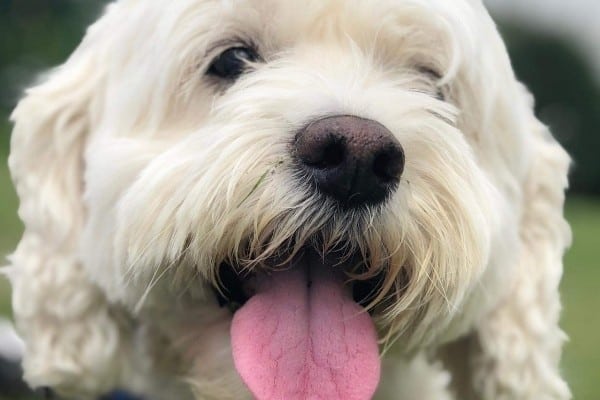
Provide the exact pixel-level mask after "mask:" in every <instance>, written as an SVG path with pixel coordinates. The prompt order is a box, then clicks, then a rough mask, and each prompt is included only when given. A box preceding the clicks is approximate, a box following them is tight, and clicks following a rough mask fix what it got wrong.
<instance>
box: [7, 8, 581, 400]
mask: <svg viewBox="0 0 600 400" xmlns="http://www.w3.org/2000/svg"><path fill="white" fill-rule="evenodd" d="M13 119H14V121H15V130H14V134H13V138H12V153H11V157H10V167H11V171H12V173H13V177H14V180H15V184H16V187H17V190H18V194H19V196H20V199H21V207H20V210H19V213H20V216H21V218H22V219H23V221H24V224H25V233H24V236H23V238H22V240H21V243H20V244H19V247H18V248H17V250H16V252H15V253H14V254H13V256H12V264H13V267H12V269H11V270H10V275H11V278H12V282H13V287H14V308H15V315H16V318H17V321H18V324H19V327H20V329H21V332H22V334H23V336H24V339H25V342H26V343H27V349H26V355H25V359H24V368H25V373H26V379H27V380H28V382H29V383H30V384H32V385H34V386H51V387H53V388H56V389H58V390H59V391H60V392H62V393H66V394H72V395H77V396H90V397H91V396H95V395H97V394H99V393H103V392H106V391H109V390H111V389H113V388H116V387H121V388H128V389H131V390H133V391H135V392H137V393H140V394H143V395H145V396H146V397H147V398H148V399H188V398H194V397H195V398H196V399H246V398H250V397H251V394H250V393H252V394H253V395H254V397H256V398H258V399H259V400H276V399H282V398H285V399H290V400H294V399H304V398H328V399H333V398H337V399H339V400H342V399H343V400H352V399H357V400H359V399H363V400H364V399H368V398H370V397H372V394H373V391H374V390H375V387H377V383H378V381H379V375H380V372H381V379H380V381H381V383H380V384H379V388H378V391H377V394H375V397H376V398H381V399H419V400H429V399H431V400H444V399H461V400H465V399H480V398H481V399H494V400H501V399H510V400H524V399H535V400H544V399H568V398H570V394H569V390H568V388H567V386H566V384H565V382H564V381H563V380H562V378H561V377H560V375H559V371H558V363H559V358H560V348H561V345H562V342H563V340H564V335H563V333H562V332H561V330H560V329H559V327H558V316H559V312H560V302H559V296H558V283H559V280H560V276H561V272H562V261H561V258H562V254H563V251H564V248H565V246H567V245H568V243H569V240H570V233H569V229H568V226H567V225H566V223H565V221H564V219H563V217H562V205H563V201H564V195H563V190H564V188H565V187H566V173H567V168H568V164H569V158H568V156H567V155H566V154H565V152H564V151H563V150H562V149H561V147H560V146H559V145H558V144H557V143H556V142H555V141H554V140H553V139H552V137H551V136H550V135H549V133H548V131H547V129H546V128H545V127H544V126H542V125H541V124H540V123H539V122H538V121H537V120H536V118H535V117H534V114H533V111H532V101H531V99H530V96H529V94H528V93H527V92H526V90H524V88H523V87H522V86H521V85H520V84H519V83H518V82H517V81H516V80H515V78H514V75H513V72H512V70H511V67H510V63H509V60H508V57H507V55H506V51H505V48H504V46H503V44H502V42H501V39H500V37H499V35H498V34H497V32H496V29H495V27H494V24H493V23H492V21H491V19H490V18H489V16H488V14H487V12H486V11H485V10H484V8H483V6H482V5H481V4H480V2H479V0H456V1H451V2H449V1H445V0H381V1H376V2H374V1H364V0H327V1H323V0H319V1H308V2H291V1H276V0H239V1H238V0H236V1H221V0H177V1H170V2H167V1H162V0H144V1H141V0H120V1H117V2H116V3H114V4H112V5H110V6H109V7H108V9H107V11H106V13H105V15H104V16H103V17H102V18H101V19H100V20H99V21H98V22H97V23H96V24H94V25H93V26H92V27H91V28H90V30H89V32H88V33H87V35H86V38H85V39H84V41H83V43H82V44H81V46H80V47H79V48H78V49H77V51H76V52H75V53H74V54H73V56H72V57H71V58H70V59H69V60H68V61H67V62H66V63H65V64H64V65H63V66H62V67H60V68H59V69H57V70H56V71H54V72H53V73H52V74H51V75H50V76H49V77H48V78H47V79H46V80H45V81H44V82H43V83H41V84H40V85H38V86H37V87H34V88H32V89H30V90H29V91H28V92H27V95H26V97H25V98H24V99H23V100H22V101H21V102H20V104H19V106H18V107H17V109H16V110H15V112H14V114H13ZM323 138H325V139H323ZM382 154H383V156H382ZM371 165H372V167H370V166H371ZM298 271H300V272H298ZM296 272H298V273H297V274H296ZM305 275H306V276H305ZM305 279H306V280H305ZM302 282H304V284H300V285H299V283H302ZM303 285H304V286H303ZM277 288H280V289H281V290H280V291H279V292H278V291H277V290H279V289H277ZM297 288H300V290H296V289H297ZM302 288H304V289H302ZM297 292H298V293H297ZM305 301H306V302H309V303H310V304H312V306H306V305H305ZM288 302H289V304H293V305H294V307H293V309H294V310H295V311H294V312H293V313H292V314H293V315H292V317H294V318H295V316H299V317H298V318H300V320H301V321H300V322H298V321H296V320H294V318H292V317H291V316H290V315H289V309H288V308H286V307H287V306H288V305H289V304H288ZM338 305H339V306H340V307H341V308H342V309H344V310H350V311H344V312H340V314H339V316H338V315H337V314H336V313H335V312H334V309H335V308H336V307H337V306H338ZM240 306H241V308H239V307H240ZM361 306H365V307H367V308H368V310H369V311H370V313H371V316H372V318H369V317H367V314H366V313H365V312H361V311H360V310H361V308H360V307H361ZM347 307H349V308H347ZM238 308H239V309H238ZM265 310H267V311H265ZM356 310H358V311H359V312H355V311H356ZM321 311H323V312H326V315H327V317H326V318H325V317H322V316H321V317H319V315H320V314H319V313H320V312H321ZM234 312H235V313H234ZM296 312H297V314H294V313H296ZM234 315H235V317H234ZM302 318H305V320H302ZM323 318H325V320H326V322H322V320H323ZM302 321H305V322H304V323H303V322H302ZM319 321H321V322H319ZM348 321H349V322H348ZM339 324H341V326H337V325H339ZM282 326H283V328H282ZM286 327H287V328H289V332H288V331H286V333H282V331H283V330H285V329H286ZM305 327H308V328H307V329H308V331H307V332H309V333H301V331H302V330H303V329H304V328H305ZM375 327H376V329H377V333H376V332H375ZM292 328H293V329H292ZM296 328H297V329H296ZM376 335H378V338H379V339H380V342H381V350H383V349H386V350H387V351H385V352H382V354H383V355H384V357H383V362H382V365H381V366H380V365H379V362H378V356H377V342H376ZM290 338H291V339H290ZM294 340H297V341H299V343H302V344H303V345H301V346H300V345H299V347H300V350H298V351H299V353H296V351H297V348H296V347H295V346H290V343H291V342H294ZM316 342H318V343H321V342H323V343H325V344H321V345H319V344H318V343H316ZM294 343H295V342H294ZM307 343H308V344H307ZM315 343H316V344H315ZM338 345H341V347H340V348H339V349H338V347H339V346H338ZM344 345H345V346H346V347H345V348H344ZM261 346H262V347H261ZM302 346H305V347H306V349H304V348H303V347H302ZM336 346H338V347H336ZM257 348H258V349H257ZM264 348H268V349H269V352H267V353H268V354H267V353H265V352H263V351H262V350H261V349H264ZM357 348H358V349H360V351H358V350H357V351H354V350H355V349H357ZM335 349H338V350H335ZM304 350H305V352H303V351H304ZM353 351H354V352H353ZM275 353H276V354H275ZM358 353H360V354H358ZM265 354H266V355H265ZM290 354H291V355H290ZM296 354H299V355H296ZM373 354H375V357H374V356H373ZM309 356H310V357H309ZM338 356H339V358H344V357H347V359H346V358H344V360H341V361H339V360H337V358H338ZM304 357H306V358H307V360H308V359H309V358H311V357H312V361H310V360H308V361H306V362H304V361H302V360H303V358H304ZM319 359H322V360H325V361H323V362H326V363H327V365H326V366H325V367H323V366H322V365H320V362H319ZM257 360H260V362H259V361H257ZM299 360H300V361H299ZM297 362H300V364H299V365H298V366H297V369H296V370H294V369H293V368H292V367H290V365H296V364H295V363H297ZM283 364H285V365H286V367H283V366H281V365H283ZM290 368H292V370H293V371H292V372H294V373H297V375H294V374H293V373H292V372H290V371H291V370H290ZM380 368H381V371H380ZM257 371H258V372H257ZM261 374H263V375H261ZM327 374H330V375H327ZM325 375H326V376H325ZM295 376H297V377H298V379H293V378H294V377H295ZM323 376H325V377H324V378H323ZM348 377H352V378H348ZM315 382H319V383H318V384H317V383H315ZM331 382H333V383H334V385H335V388H333V389H331V388H330V389H331V391H328V390H330V389H327V388H325V387H327V385H329V384H330V383H331ZM355 389H356V390H355ZM286 390H287V391H286ZM334 392H335V393H337V395H331V394H330V393H334ZM284 393H285V394H284Z"/></svg>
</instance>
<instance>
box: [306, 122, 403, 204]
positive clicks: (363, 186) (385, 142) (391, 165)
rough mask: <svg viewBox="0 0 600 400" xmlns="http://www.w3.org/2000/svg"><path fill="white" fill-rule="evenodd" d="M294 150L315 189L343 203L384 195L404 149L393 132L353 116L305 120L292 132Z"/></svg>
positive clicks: (376, 199)
mask: <svg viewBox="0 0 600 400" xmlns="http://www.w3.org/2000/svg"><path fill="white" fill-rule="evenodd" d="M294 152H295V156H296V158H297V159H298V161H299V165H300V168H301V169H302V170H303V172H305V173H307V174H308V175H309V177H310V178H311V179H312V180H313V182H314V183H315V185H316V187H317V189H318V190H319V191H320V192H322V193H324V194H325V195H327V196H329V197H331V198H333V199H335V200H336V201H337V202H338V203H339V204H341V205H343V206H345V207H357V206H360V205H373V204H377V203H380V202H382V201H384V200H385V199H386V198H387V197H388V196H389V194H390V193H391V192H393V191H394V190H395V189H396V187H397V185H398V182H399V180H400V175H401V174H402V172H403V170H404V151H403V150H402V146H401V145H400V143H399V142H398V141H397V140H396V138H395V137H394V136H393V135H392V133H391V132H390V131H389V130H388V129H387V128H386V127H384V126H383V125H381V124H380V123H378V122H375V121H373V120H369V119H364V118H359V117H355V116H348V115H343V116H333V117H327V118H323V119H320V120H318V121H315V122H313V123H311V124H309V125H308V126H307V127H306V128H305V129H303V130H302V131H300V132H299V133H298V135H297V136H296V140H295V143H294Z"/></svg>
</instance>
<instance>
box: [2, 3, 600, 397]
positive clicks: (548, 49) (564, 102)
mask: <svg viewBox="0 0 600 400" xmlns="http://www.w3.org/2000/svg"><path fill="white" fill-rule="evenodd" d="M485 2H486V3H487V5H488V7H489V8H490V11H491V13H492V16H493V17H494V18H495V20H496V21H497V22H498V24H499V27H500V30H501V32H502V34H503V36H504V37H505V39H506V41H507V44H508V47H509V52H510V53H511V56H512V60H513V65H514V67H515V70H516V73H517V76H518V77H519V78H520V79H521V80H522V81H524V82H525V83H526V84H527V85H528V86H529V88H530V89H531V90H532V91H533V93H534V94H535V97H536V100H537V106H536V112H537V114H538V116H539V117H540V118H541V119H542V120H543V121H544V122H545V123H546V124H548V125H550V127H551V128H552V131H553V132H554V134H555V135H556V137H557V138H558V140H559V141H560V142H561V143H562V144H563V145H564V146H565V147H566V148H567V149H568V151H569V152H570V154H571V155H572V156H573V158H574V166H573V170H572V173H571V188H570V190H569V193H568V199H567V206H566V215H567V219H568V220H569V221H570V223H571V225H572V227H573V232H574V244H573V247H572V248H571V250H570V251H569V253H568V254H567V256H566V260H565V274H564V278H563V282H562V288H561V289H562V296H563V302H564V312H563V317H562V321H563V322H562V325H563V327H564V329H565V331H566V332H567V334H568V335H569V337H570V341H569V342H568V343H567V345H566V347H565V353H564V357H563V363H562V365H563V369H564V374H565V376H566V377H567V379H568V381H569V383H570V385H571V387H572V390H573V393H574V397H575V399H578V400H598V399H600V344H599V343H598V338H599V337H600V295H599V294H598V293H599V292H600V285H599V284H600V268H598V259H599V255H600V253H599V251H598V250H599V249H600V24H598V22H597V21H598V18H599V17H600V1H599V0H570V1H569V2H568V3H567V2H565V1H564V0H485ZM106 3H107V1H106V0H104V1H102V0H0V160H1V161H0V257H2V258H4V256H5V255H7V254H9V253H10V251H11V249H13V248H14V246H15V245H16V243H17V241H18V238H19V235H20V232H21V230H22V227H21V224H20V222H19V221H18V219H17V215H16V209H17V200H16V196H15V194H14V191H13V189H12V185H11V183H10V179H9V174H8V170H7V167H6V158H7V155H8V146H9V140H10V124H9V123H8V115H9V114H10V110H11V109H12V108H13V107H14V105H15V103H16V101H17V99H18V98H19V95H20V93H21V92H22V90H23V88H25V87H26V86H28V85H30V84H31V83H33V82H34V81H35V79H36V76H37V75H38V74H39V73H40V72H42V71H44V70H46V69H47V68H49V67H52V66H55V65H57V64H60V63H61V62H62V61H64V60H65V58H66V57H67V56H68V55H69V53H70V52H71V51H72V50H73V49H74V48H75V46H76V45H77V43H78V42H79V40H80V39H81V37H82V35H83V33H84V29H85V27H86V26H87V25H88V24H89V23H90V22H92V21H93V20H94V19H95V17H96V16H97V15H98V14H99V13H100V12H101V9H102V7H103V5H104V4H106ZM10 314H11V311H10V291H9V287H8V284H7V282H6V281H5V280H4V279H3V278H2V277H0V318H1V317H2V316H5V317H8V318H10ZM0 335H1V327H0ZM1 345H2V343H0V346H1ZM0 349H1V347H0ZM2 370H3V362H2V361H1V360H0V376H1V375H2ZM1 379H2V378H0V399H18V398H21V397H19V396H18V395H17V394H8V389H6V388H7V387H8V386H7V383H3V382H2V380H1ZM3 388H4V389H3ZM3 391H4V393H3Z"/></svg>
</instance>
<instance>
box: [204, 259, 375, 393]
mask: <svg viewBox="0 0 600 400" xmlns="http://www.w3.org/2000/svg"><path fill="white" fill-rule="evenodd" d="M362 260H363V258H362V257H360V256H358V255H357V254H352V255H347V254H342V253H341V252H335V251H334V252H331V253H326V254H324V253H322V252H320V251H317V250H316V249H315V248H314V247H304V248H302V249H301V250H300V251H299V252H297V253H296V254H293V255H290V256H289V257H285V258H284V259H278V260H276V259H272V260H271V261H270V263H269V265H262V266H261V268H253V269H252V272H247V273H243V272H240V271H243V269H240V266H237V265H231V264H228V263H223V264H221V266H220V268H219V279H218V280H219V281H220V285H219V287H215V294H216V296H217V299H218V301H219V304H220V305H221V306H222V307H229V309H230V310H231V311H232V313H233V320H232V327H231V340H232V343H231V344H232V351H233V358H234V361H235V366H236V369H237V371H238V373H239V374H240V376H241V377H242V379H243V381H244V383H245V384H246V385H247V386H248V388H249V389H250V391H251V392H252V393H253V394H254V395H255V397H256V398H260V399H275V398H284V397H285V396H284V394H285V391H286V390H289V385H290V382H294V381H296V382H298V383H297V384H296V386H297V387H295V390H296V391H297V392H300V393H303V394H304V395H306V397H313V396H316V397H319V398H330V399H342V398H343V399H355V398H356V399H363V398H370V397H369V396H371V395H372V394H373V392H374V390H375V388H376V387H377V383H378V380H379V370H380V363H379V348H378V339H377V333H376V329H375V325H374V322H373V319H372V317H371V315H369V312H370V313H373V312H375V311H374V310H375V308H372V307H370V305H371V303H372V302H373V300H374V299H375V298H376V297H377V295H378V294H379V293H380V292H381V286H382V283H383V279H384V277H383V276H381V274H379V275H376V276H372V277H370V278H369V279H366V280H361V279H357V277H359V276H361V275H364V274H365V272H366V271H367V270H368V266H367V265H366V264H365V262H364V261H362ZM367 310H369V312H367ZM274 360H275V361H274ZM298 375H300V376H302V379H301V380H300V381H298V380H297V379H294V377H297V376H298ZM325 376H327V378H325ZM326 382H329V384H331V382H334V383H335V382H337V383H336V387H335V388H333V389H332V388H330V387H328V386H327V385H324V383H326ZM344 382H346V384H345V385H344ZM347 382H353V387H349V386H348V385H347ZM338 384H339V385H340V386H337V385H338ZM334 389H335V390H334ZM280 396H284V397H280Z"/></svg>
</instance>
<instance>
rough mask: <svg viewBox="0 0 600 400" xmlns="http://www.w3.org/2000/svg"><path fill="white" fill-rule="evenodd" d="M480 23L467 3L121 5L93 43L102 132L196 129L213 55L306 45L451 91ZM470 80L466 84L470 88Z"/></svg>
mask: <svg viewBox="0 0 600 400" xmlns="http://www.w3.org/2000/svg"><path fill="white" fill-rule="evenodd" d="M305 3H306V4H305ZM438 3H440V4H438ZM479 14H480V12H478V11H477V10H474V9H473V7H472V6H471V5H469V4H468V2H466V1H458V2H453V3H452V4H451V5H450V4H445V3H444V2H443V1H441V2H440V1H424V0H408V1H399V0H386V1H380V2H377V3H375V4H371V3H370V2H367V1H360V0H352V1H340V0H334V1H325V2H323V1H310V2H303V3H302V4H297V5H293V4H288V3H286V6H285V7H282V6H281V4H279V3H278V2H276V1H270V0H240V1H207V0H185V1H179V2H174V3H173V2H171V3H169V4H168V5H165V4H163V3H162V2H160V1H157V2H148V3H145V4H144V5H141V4H140V3H139V2H137V1H121V2H118V3H116V4H113V5H111V6H110V7H109V12H108V15H107V16H105V18H104V19H103V21H101V22H99V23H98V24H97V26H96V28H97V29H96V30H97V31H101V30H106V29H108V30H110V31H111V35H109V37H108V38H106V37H104V38H99V37H98V38H97V41H100V40H102V41H106V42H107V43H105V45H104V46H103V47H104V48H105V51H106V54H104V56H103V63H107V64H108V65H109V68H108V70H107V71H106V74H107V80H108V81H109V82H108V84H107V90H108V93H107V95H106V96H105V99H106V100H107V101H106V102H105V103H104V104H103V105H102V108H103V110H102V111H103V113H105V115H107V116H110V118H107V119H105V120H104V121H103V124H102V125H101V126H99V128H104V127H106V128H107V129H108V130H111V131H113V132H117V133H118V134H122V135H131V134H143V135H159V134H161V133H164V132H165V131H169V133H168V134H166V135H165V136H167V137H171V136H172V131H173V130H177V125H184V126H185V125H188V126H189V125H190V124H191V125H195V124H197V123H198V121H199V120H200V119H201V118H202V116H203V115H204V114H205V112H204V110H207V109H209V108H210V107H209V106H210V101H211V100H210V99H209V98H207V96H206V93H207V92H210V91H211V90H212V88H207V87H206V85H207V84H206V82H205V81H204V80H203V79H202V78H203V76H202V75H203V72H204V71H205V70H206V68H208V65H209V63H210V61H211V59H212V58H214V57H215V56H217V55H218V53H219V51H222V50H224V49H225V48H226V47H227V46H228V45H229V46H230V45H235V44H241V43H245V44H248V45H253V46H256V47H257V50H258V51H259V53H260V55H261V57H263V58H264V59H265V60H267V61H270V60H273V59H277V58H278V56H280V55H281V54H282V53H289V52H294V51H298V48H302V46H305V45H309V46H310V45H311V43H312V44H313V45H314V44H315V43H318V44H319V45H320V46H323V47H325V48H335V49H337V48H339V47H340V44H341V45H342V46H346V47H348V46H354V47H355V48H356V49H359V50H362V51H364V52H365V53H368V55H369V57H371V58H372V59H374V60H375V61H376V62H377V63H378V64H379V65H380V66H381V67H382V68H385V67H387V68H390V69H398V68H399V67H404V68H414V67H426V68H429V69H432V70H435V71H436V72H437V73H439V74H440V75H443V76H444V77H445V79H444V80H443V81H442V82H449V81H451V80H452V79H453V78H455V77H456V75H457V73H458V69H459V67H461V66H462V67H463V68H464V67H466V65H467V63H464V62H463V61H464V60H469V59H473V57H478V54H477V52H476V50H475V49H476V48H477V47H478V46H477V43H474V41H475V40H476V39H475V38H477V37H478V34H477V32H472V31H471V30H473V29H477V30H478V32H480V31H482V30H484V29H489V27H487V26H486V25H484V24H482V22H481V21H480V20H481V18H478V17H479ZM465 20H469V21H465ZM214 21H218V22H219V23H218V24H215V23H214ZM486 22H487V21H486ZM479 26H481V29H478V27H479ZM484 27H485V28H484ZM96 36H100V32H97V35H96ZM94 46H96V47H98V44H97V43H95V44H94ZM95 50H96V51H97V50H99V49H98V48H96V49H95ZM150 59H151V60H152V62H151V63H149V62H146V61H147V60H150ZM471 72H473V71H469V72H468V73H466V74H465V75H466V76H470V77H471V78H472V77H473V74H472V73H471ZM148 82H152V83H153V84H152V85H149V84H148ZM207 89H208V90H207ZM139 99H144V101H140V100H139ZM111 122H114V124H111ZM117 124H118V125H117Z"/></svg>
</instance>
